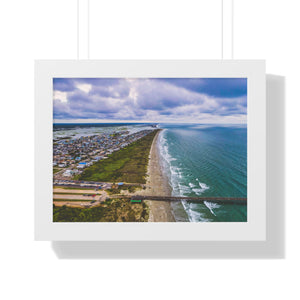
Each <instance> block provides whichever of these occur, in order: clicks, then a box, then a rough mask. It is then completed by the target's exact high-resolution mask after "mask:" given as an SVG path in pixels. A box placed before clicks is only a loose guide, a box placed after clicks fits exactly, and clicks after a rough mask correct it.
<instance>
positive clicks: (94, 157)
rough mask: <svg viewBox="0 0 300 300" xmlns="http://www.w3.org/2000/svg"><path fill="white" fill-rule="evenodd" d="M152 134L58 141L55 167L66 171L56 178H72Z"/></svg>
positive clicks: (86, 137) (56, 141) (104, 134)
mask: <svg viewBox="0 0 300 300" xmlns="http://www.w3.org/2000/svg"><path fill="white" fill-rule="evenodd" d="M150 132H152V130H142V131H139V132H136V133H133V134H129V132H128V131H119V132H113V133H110V134H109V133H103V134H98V135H91V136H82V137H79V138H76V139H72V138H69V139H68V138H63V139H57V140H55V141H54V144H53V166H56V167H59V168H62V169H64V170H65V171H64V173H63V174H61V172H59V173H58V174H54V177H57V178H58V177H61V176H62V175H63V177H72V176H73V175H75V174H78V173H81V172H82V171H83V169H84V168H86V167H88V166H90V165H92V164H93V163H95V162H97V161H99V160H102V159H106V158H107V156H108V155H109V154H111V153H113V152H115V151H118V150H120V149H122V148H124V147H126V146H128V145H129V144H131V143H133V142H135V141H137V140H139V139H140V138H142V137H144V136H146V135H147V134H149V133H150Z"/></svg>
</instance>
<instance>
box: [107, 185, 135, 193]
mask: <svg viewBox="0 0 300 300" xmlns="http://www.w3.org/2000/svg"><path fill="white" fill-rule="evenodd" d="M138 189H141V188H140V187H138V186H134V185H128V186H127V185H122V187H118V188H115V189H107V190H106V192H107V193H108V194H109V195H116V194H120V193H121V192H122V191H128V192H129V193H134V192H135V191H136V190H138Z"/></svg>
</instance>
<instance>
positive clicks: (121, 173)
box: [76, 130, 157, 183]
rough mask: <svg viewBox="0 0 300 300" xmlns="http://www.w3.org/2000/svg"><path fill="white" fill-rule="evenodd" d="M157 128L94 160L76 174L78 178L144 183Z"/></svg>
mask: <svg viewBox="0 0 300 300" xmlns="http://www.w3.org/2000/svg"><path fill="white" fill-rule="evenodd" d="M156 133H157V130H154V131H153V132H151V133H149V134H148V135H146V136H145V137H143V138H141V139H140V140H138V141H136V142H133V143H132V144H130V145H129V146H127V147H125V148H123V149H121V150H119V151H116V152H114V153H112V154H111V155H110V156H109V157H108V158H107V159H105V160H102V161H99V162H96V163H95V164H93V165H92V166H90V167H88V168H86V169H85V170H84V171H83V172H82V174H80V175H79V176H78V178H76V179H78V180H86V181H106V182H118V181H124V182H130V183H146V172H147V165H148V157H149V152H150V148H151V144H152V141H153V138H154V137H155V135H156Z"/></svg>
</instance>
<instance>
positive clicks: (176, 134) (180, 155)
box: [53, 123, 247, 222]
mask: <svg viewBox="0 0 300 300" xmlns="http://www.w3.org/2000/svg"><path fill="white" fill-rule="evenodd" d="M158 127H159V128H161V129H163V131H162V132H161V133H160V135H159V140H158V147H159V153H160V157H161V163H162V165H163V170H164V172H165V176H166V177H167V178H168V180H169V184H170V186H171V187H172V194H173V196H194V197H197V196H201V197H202V196H204V197H205V196H207V197H247V126H246V125H199V124H198V125H197V124H180V125H178V124H177V125H176V124H159V126H158ZM150 128H151V126H149V124H134V123H127V124H119V123H115V124H111V123H110V124H109V123H107V124H54V125H53V135H54V139H55V138H59V137H64V136H69V137H72V138H78V137H80V136H88V135H94V134H100V133H110V132H113V131H115V130H117V131H118V130H128V131H129V133H130V134H131V133H134V132H137V131H140V130H144V129H150ZM172 208H173V211H174V215H175V219H176V221H190V222H246V221H247V206H246V205H231V204H224V205H220V204H215V203H211V202H205V203H204V204H200V203H187V202H186V201H183V202H182V203H180V202H174V203H172Z"/></svg>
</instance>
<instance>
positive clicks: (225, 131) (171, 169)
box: [159, 124, 247, 222]
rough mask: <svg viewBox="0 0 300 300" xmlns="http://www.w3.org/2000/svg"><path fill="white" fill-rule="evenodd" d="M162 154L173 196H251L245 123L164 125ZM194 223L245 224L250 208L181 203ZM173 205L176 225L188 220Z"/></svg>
mask: <svg viewBox="0 0 300 300" xmlns="http://www.w3.org/2000/svg"><path fill="white" fill-rule="evenodd" d="M160 128H162V129H164V130H163V132H162V133H161V134H160V138H159V150H160V151H159V152H160V155H161V160H162V164H163V169H164V172H166V176H167V177H168V179H169V183H170V185H171V186H172V189H173V192H172V194H173V196H194V197H197V196H201V197H205V196H207V197H247V127H246V125H195V124H192V125H191V124H189V125H187V124H186V125H174V124H162V125H160ZM182 206H183V208H184V211H185V212H186V218H188V220H189V221H190V222H246V221H247V206H246V205H229V204H224V205H220V204H216V203H211V202H204V204H199V203H187V202H186V201H183V202H182ZM182 206H181V207H180V206H179V205H178V204H174V205H173V210H174V212H175V218H176V219H177V221H186V220H185V217H184V215H183V213H182Z"/></svg>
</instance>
